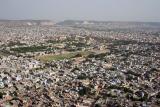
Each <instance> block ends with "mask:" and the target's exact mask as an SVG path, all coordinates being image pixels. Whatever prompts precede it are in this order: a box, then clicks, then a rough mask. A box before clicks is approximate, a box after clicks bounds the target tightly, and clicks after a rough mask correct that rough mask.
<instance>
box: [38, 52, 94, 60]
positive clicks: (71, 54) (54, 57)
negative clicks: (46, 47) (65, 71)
mask: <svg viewBox="0 0 160 107" xmlns="http://www.w3.org/2000/svg"><path fill="white" fill-rule="evenodd" d="M90 53H92V52H90V51H84V52H83V51H81V52H79V51H78V52H69V53H64V54H58V55H52V54H48V55H42V56H37V57H36V59H39V60H40V61H43V62H48V61H49V62H50V61H53V60H63V59H71V58H75V57H78V55H82V56H83V57H85V56H88V55H89V54H90Z"/></svg>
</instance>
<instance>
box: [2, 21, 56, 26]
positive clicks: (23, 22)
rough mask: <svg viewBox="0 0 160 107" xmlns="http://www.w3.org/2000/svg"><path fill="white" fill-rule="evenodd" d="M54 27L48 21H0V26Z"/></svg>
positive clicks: (52, 23) (51, 22)
mask: <svg viewBox="0 0 160 107" xmlns="http://www.w3.org/2000/svg"><path fill="white" fill-rule="evenodd" d="M2 24H4V25H15V26H16V25H42V26H43V25H54V22H53V21H50V20H0V25H2Z"/></svg>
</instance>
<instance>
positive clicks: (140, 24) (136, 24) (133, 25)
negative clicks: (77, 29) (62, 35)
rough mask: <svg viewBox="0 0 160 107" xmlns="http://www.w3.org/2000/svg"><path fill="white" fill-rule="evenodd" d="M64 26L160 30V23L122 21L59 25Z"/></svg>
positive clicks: (70, 21)
mask: <svg viewBox="0 0 160 107" xmlns="http://www.w3.org/2000/svg"><path fill="white" fill-rule="evenodd" d="M57 25H63V26H105V27H108V28H137V27H138V28H160V22H122V21H82V20H65V21H63V22H59V23H57Z"/></svg>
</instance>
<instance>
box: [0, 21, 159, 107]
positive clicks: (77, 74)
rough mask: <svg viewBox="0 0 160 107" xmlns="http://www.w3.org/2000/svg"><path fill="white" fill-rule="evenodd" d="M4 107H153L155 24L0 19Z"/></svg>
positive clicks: (0, 85)
mask: <svg viewBox="0 0 160 107" xmlns="http://www.w3.org/2000/svg"><path fill="white" fill-rule="evenodd" d="M0 71H1V72H0V105H1V106H2V107H12V106H13V107H22V106H23V107H159V106H160V23H154V22H146V23H145V22H105V21H79V20H66V21H63V22H58V23H54V22H53V21H50V20H19V21H18V20H1V21H0Z"/></svg>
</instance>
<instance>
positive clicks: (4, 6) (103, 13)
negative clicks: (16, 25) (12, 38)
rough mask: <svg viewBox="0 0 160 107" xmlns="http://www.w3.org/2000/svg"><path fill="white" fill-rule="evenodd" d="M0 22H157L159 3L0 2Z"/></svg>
mask: <svg viewBox="0 0 160 107" xmlns="http://www.w3.org/2000/svg"><path fill="white" fill-rule="evenodd" d="M0 19H52V20H56V21H61V20H65V19H76V20H80V19H82V20H83V19H84V20H105V21H154V22H155V21H158V22H160V0H0Z"/></svg>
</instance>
